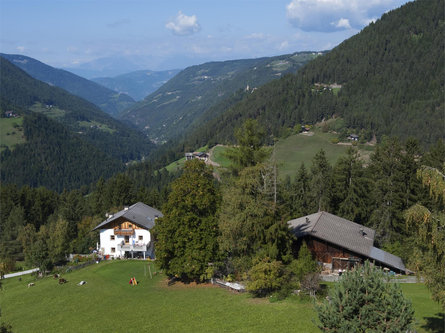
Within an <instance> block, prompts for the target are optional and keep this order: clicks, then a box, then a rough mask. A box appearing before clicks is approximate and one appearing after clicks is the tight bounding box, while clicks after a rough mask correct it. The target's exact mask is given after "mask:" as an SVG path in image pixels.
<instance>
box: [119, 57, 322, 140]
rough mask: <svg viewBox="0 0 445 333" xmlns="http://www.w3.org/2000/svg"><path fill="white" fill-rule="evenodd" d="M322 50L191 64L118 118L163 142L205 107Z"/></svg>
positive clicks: (290, 69)
mask: <svg viewBox="0 0 445 333" xmlns="http://www.w3.org/2000/svg"><path fill="white" fill-rule="evenodd" d="M321 54H322V53H315V52H300V53H294V54H289V55H282V56H276V57H268V58H258V59H244V60H232V61H223V62H209V63H205V64H202V65H197V66H191V67H188V68H186V69H185V70H183V71H181V72H180V73H179V74H177V75H176V76H175V77H173V78H172V79H170V80H169V81H168V82H167V83H166V84H164V85H163V86H162V87H160V88H159V89H158V90H156V91H155V92H153V93H152V94H150V95H149V96H147V97H146V98H145V99H144V100H143V101H141V102H139V103H137V104H135V105H133V106H132V107H130V108H129V109H127V110H125V111H124V112H123V113H121V114H120V116H119V118H120V119H122V120H123V121H126V122H129V123H131V124H133V125H135V126H137V127H138V128H140V129H142V130H144V132H145V133H146V134H147V135H148V136H149V137H150V138H151V139H152V140H154V141H155V142H158V143H159V142H164V141H166V140H168V139H172V138H175V137H178V136H179V135H181V134H182V133H185V132H186V131H187V130H188V129H189V128H190V126H192V125H193V124H195V123H196V122H197V121H198V119H199V118H200V116H201V115H202V114H203V113H204V112H205V111H206V110H208V109H209V108H211V107H212V106H215V105H217V104H218V103H220V102H222V101H226V100H227V99H228V98H232V97H233V94H237V93H240V91H249V92H250V93H251V92H253V91H255V89H257V87H259V86H261V85H263V84H265V83H266V82H269V81H271V80H274V79H278V78H280V77H282V76H283V75H285V74H287V73H295V72H296V71H297V70H298V69H299V68H301V67H302V66H303V65H304V64H306V63H307V62H308V61H310V60H312V59H314V58H316V57H317V56H319V55H321ZM229 104H230V103H229ZM227 106H230V105H227ZM215 116H216V114H215ZM207 118H209V117H207Z"/></svg>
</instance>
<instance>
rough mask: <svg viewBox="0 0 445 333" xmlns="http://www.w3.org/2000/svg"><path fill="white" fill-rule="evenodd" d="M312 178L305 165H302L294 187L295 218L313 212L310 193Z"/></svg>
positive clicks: (293, 205)
mask: <svg viewBox="0 0 445 333" xmlns="http://www.w3.org/2000/svg"><path fill="white" fill-rule="evenodd" d="M310 183H311V178H310V175H309V173H308V172H307V169H306V167H305V165H304V163H301V166H300V168H299V169H298V173H297V176H296V178H295V182H294V184H293V186H292V189H293V191H292V196H291V200H292V212H293V215H294V217H298V216H304V215H307V214H309V213H310V210H311V204H312V199H311V193H310Z"/></svg>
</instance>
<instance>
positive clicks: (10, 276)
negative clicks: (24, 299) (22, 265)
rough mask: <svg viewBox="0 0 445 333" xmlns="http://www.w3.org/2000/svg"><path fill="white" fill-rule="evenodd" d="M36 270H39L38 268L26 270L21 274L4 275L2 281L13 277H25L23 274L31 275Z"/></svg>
mask: <svg viewBox="0 0 445 333" xmlns="http://www.w3.org/2000/svg"><path fill="white" fill-rule="evenodd" d="M38 270H39V269H38V268H33V269H28V270H27V271H23V272H16V273H10V274H5V276H4V279H7V278H12V277H15V276H20V275H25V274H31V273H33V272H37V271H38Z"/></svg>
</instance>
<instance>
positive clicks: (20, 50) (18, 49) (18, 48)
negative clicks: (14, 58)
mask: <svg viewBox="0 0 445 333" xmlns="http://www.w3.org/2000/svg"><path fill="white" fill-rule="evenodd" d="M16 49H17V51H19V52H24V51H25V47H24V46H17V47H16Z"/></svg>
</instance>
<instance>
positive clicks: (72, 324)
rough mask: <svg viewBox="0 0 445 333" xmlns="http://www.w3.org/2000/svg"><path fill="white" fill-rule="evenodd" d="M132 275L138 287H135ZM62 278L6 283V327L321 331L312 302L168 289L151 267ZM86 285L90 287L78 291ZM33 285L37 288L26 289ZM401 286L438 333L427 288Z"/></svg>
mask: <svg viewBox="0 0 445 333" xmlns="http://www.w3.org/2000/svg"><path fill="white" fill-rule="evenodd" d="M149 265H150V270H149V269H148V267H149ZM150 272H151V273H152V277H153V278H150ZM133 276H134V277H136V279H137V280H138V282H139V284H138V285H137V286H132V285H130V284H129V280H130V278H131V277H133ZM62 277H63V278H65V279H66V280H68V282H67V283H66V284H62V285H59V284H58V281H57V280H56V279H54V278H53V277H46V278H43V279H38V280H36V279H35V278H34V277H32V276H29V275H28V276H23V277H22V280H21V281H19V279H18V278H11V279H7V280H4V281H3V290H2V291H0V307H1V310H2V312H1V315H2V317H1V320H2V321H5V322H7V323H9V324H11V325H12V328H13V331H14V332H16V333H20V332H150V331H152V332H318V329H317V327H316V324H315V323H314V322H315V321H316V314H315V311H314V309H313V305H312V303H311V301H309V300H301V299H300V298H299V297H297V296H293V297H290V298H288V299H286V300H284V301H278V302H274V303H271V302H269V301H268V300H267V299H255V298H252V297H251V296H250V295H248V294H238V293H234V292H231V291H228V290H225V289H222V288H219V287H215V286H212V285H193V284H192V285H182V284H174V285H172V286H168V285H167V283H166V278H165V276H164V275H162V274H160V273H158V272H157V271H156V268H155V266H154V265H153V264H152V263H149V262H147V261H130V260H125V261H124V260H123V261H119V260H117V261H109V262H101V263H100V264H94V265H91V266H88V267H86V268H83V269H80V270H77V271H73V272H71V273H66V274H62ZM82 280H84V281H86V282H87V284H85V285H83V286H78V285H77V283H78V282H80V281H82ZM29 282H34V283H35V286H34V287H30V288H28V287H27V284H28V283H29ZM402 287H403V290H404V293H405V295H406V296H407V297H408V298H410V299H411V300H412V302H413V304H414V307H415V309H416V319H417V321H418V322H417V324H416V329H417V330H418V331H419V332H428V331H431V330H430V329H434V328H435V327H436V326H434V325H435V324H437V322H438V320H439V319H440V315H439V310H440V308H439V307H438V306H437V304H436V303H434V302H433V301H431V300H430V295H429V292H428V291H427V290H426V288H425V287H424V285H422V284H413V285H403V286H402ZM428 325H430V326H428ZM432 331H433V332H438V331H434V330H432Z"/></svg>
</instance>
